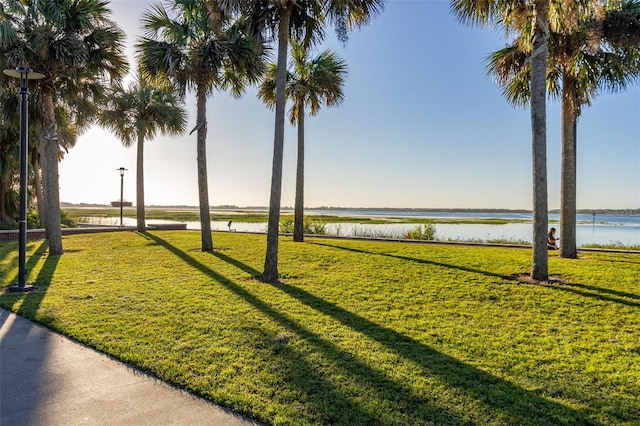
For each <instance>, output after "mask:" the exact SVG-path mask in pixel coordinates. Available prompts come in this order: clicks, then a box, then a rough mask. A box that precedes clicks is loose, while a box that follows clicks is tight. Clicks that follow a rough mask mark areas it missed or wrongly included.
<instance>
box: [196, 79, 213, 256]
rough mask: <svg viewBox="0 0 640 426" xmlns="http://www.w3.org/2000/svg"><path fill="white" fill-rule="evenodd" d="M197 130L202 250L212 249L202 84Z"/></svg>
mask: <svg viewBox="0 0 640 426" xmlns="http://www.w3.org/2000/svg"><path fill="white" fill-rule="evenodd" d="M197 92H198V93H197V104H198V106H197V108H198V112H197V115H198V124H197V126H198V131H197V139H198V140H197V148H196V150H197V162H198V198H199V200H200V239H201V242H202V251H212V250H213V241H212V238H211V213H210V211H209V184H208V180H207V93H206V91H205V89H204V86H203V85H198V89H197Z"/></svg>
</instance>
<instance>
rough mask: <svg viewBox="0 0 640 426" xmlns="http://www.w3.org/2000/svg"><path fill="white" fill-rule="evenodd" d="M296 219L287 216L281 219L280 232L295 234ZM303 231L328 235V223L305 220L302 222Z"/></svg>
mask: <svg viewBox="0 0 640 426" xmlns="http://www.w3.org/2000/svg"><path fill="white" fill-rule="evenodd" d="M293 225H294V219H293V218H292V217H291V216H287V217H284V218H282V220H280V232H282V233H284V234H293ZM302 227H303V232H304V233H305V234H313V235H327V224H326V223H324V222H313V221H308V220H306V219H305V220H304V221H303V223H302Z"/></svg>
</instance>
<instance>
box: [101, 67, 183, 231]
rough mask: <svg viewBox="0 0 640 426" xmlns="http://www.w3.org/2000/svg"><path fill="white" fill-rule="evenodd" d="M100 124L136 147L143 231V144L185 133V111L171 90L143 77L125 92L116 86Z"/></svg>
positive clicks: (139, 223)
mask: <svg viewBox="0 0 640 426" xmlns="http://www.w3.org/2000/svg"><path fill="white" fill-rule="evenodd" d="M99 122H100V124H101V125H102V126H104V127H106V128H108V129H109V130H111V131H112V132H114V133H115V134H116V136H118V138H120V140H121V141H122V144H123V145H124V146H126V147H130V146H131V145H132V144H133V143H136V146H137V153H136V155H137V159H136V213H137V228H138V232H145V231H146V224H145V210H144V206H145V203H144V142H145V140H149V139H153V138H154V137H155V136H156V134H157V133H163V134H170V135H179V134H180V133H183V132H184V131H185V127H186V124H187V112H186V110H185V108H184V106H183V105H182V103H181V101H180V99H179V98H178V97H177V96H175V94H174V93H173V91H172V90H171V88H170V87H158V86H154V85H152V84H150V83H149V82H147V81H146V80H144V79H143V78H142V77H140V76H139V77H138V80H137V81H136V82H135V83H134V84H131V85H130V86H129V88H128V89H123V88H122V87H116V88H115V89H114V90H113V92H112V94H111V95H110V97H109V100H108V103H107V105H106V107H105V109H103V110H102V111H101V113H100V117H99Z"/></svg>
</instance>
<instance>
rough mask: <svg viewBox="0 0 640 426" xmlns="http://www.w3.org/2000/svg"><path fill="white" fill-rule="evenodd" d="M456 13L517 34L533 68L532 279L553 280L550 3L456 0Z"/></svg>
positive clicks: (454, 0) (464, 17)
mask: <svg viewBox="0 0 640 426" xmlns="http://www.w3.org/2000/svg"><path fill="white" fill-rule="evenodd" d="M452 9H453V11H454V12H455V13H456V14H457V15H458V17H459V18H460V19H461V20H462V21H464V22H469V23H475V24H481V25H485V24H490V23H497V24H500V25H502V27H503V28H504V29H505V31H506V32H507V33H509V32H510V31H517V32H520V33H523V34H528V35H529V37H522V38H521V40H522V42H523V44H524V46H523V49H524V50H526V51H527V52H529V54H528V56H527V59H526V61H527V62H528V63H530V64H531V79H530V93H531V132H532V169H533V253H532V266H531V274H530V276H531V278H532V279H534V280H538V281H545V280H547V279H548V277H549V258H548V254H547V226H548V207H547V136H546V135H547V131H546V126H547V124H546V123H547V122H546V88H545V81H546V78H545V77H546V63H547V56H548V43H547V41H548V38H549V0H531V1H521V2H513V1H507V0H452Z"/></svg>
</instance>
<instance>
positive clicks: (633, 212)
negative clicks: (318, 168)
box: [60, 202, 640, 216]
mask: <svg viewBox="0 0 640 426" xmlns="http://www.w3.org/2000/svg"><path fill="white" fill-rule="evenodd" d="M60 205H61V206H62V207H63V208H72V207H94V208H96V207H105V208H108V207H111V206H110V205H108V204H89V203H80V204H74V203H66V202H62V203H60ZM147 207H151V208H154V207H155V208H165V209H167V208H170V209H176V208H180V209H197V208H198V207H197V206H186V205H178V206H147ZM210 208H212V209H219V210H231V209H250V210H254V209H255V210H268V209H269V208H268V207H266V206H246V207H238V206H234V205H230V204H224V205H220V206H211V207H210ZM282 209H283V210H291V209H293V207H282ZM308 209H309V210H343V211H349V210H361V211H377V212H380V211H382V212H385V211H388V212H470V213H531V210H526V209H482V208H474V209H461V208H455V209H452V208H446V209H445V208H400V207H328V206H320V207H309V208H308ZM549 213H560V210H559V209H554V210H549ZM577 213H579V214H594V213H595V214H596V215H599V214H604V215H612V216H615V215H620V216H640V208H639V209H579V210H577Z"/></svg>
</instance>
